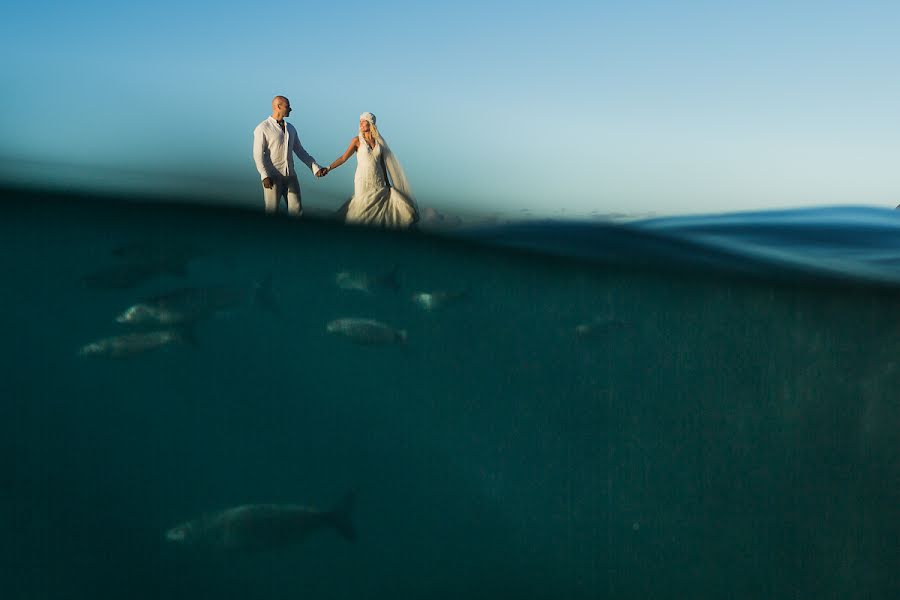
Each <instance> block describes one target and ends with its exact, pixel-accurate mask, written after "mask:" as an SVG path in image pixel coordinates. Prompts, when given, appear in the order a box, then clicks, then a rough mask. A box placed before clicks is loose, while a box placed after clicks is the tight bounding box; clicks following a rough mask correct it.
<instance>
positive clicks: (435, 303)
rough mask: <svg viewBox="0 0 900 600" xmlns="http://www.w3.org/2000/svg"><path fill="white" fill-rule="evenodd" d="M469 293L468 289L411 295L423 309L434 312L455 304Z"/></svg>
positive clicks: (415, 302)
mask: <svg viewBox="0 0 900 600" xmlns="http://www.w3.org/2000/svg"><path fill="white" fill-rule="evenodd" d="M468 295H469V292H468V290H462V291H458V292H443V291H436V292H416V293H414V294H413V295H412V296H411V300H412V302H413V304H415V305H416V306H418V307H419V308H421V309H422V310H425V311H428V312H432V311H435V310H441V309H443V308H445V307H447V306H448V305H451V304H455V303H456V302H459V301H460V300H462V299H463V298H465V297H467V296H468Z"/></svg>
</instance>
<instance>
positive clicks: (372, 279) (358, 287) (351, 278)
mask: <svg viewBox="0 0 900 600" xmlns="http://www.w3.org/2000/svg"><path fill="white" fill-rule="evenodd" d="M334 282H335V283H336V284H337V286H338V287H339V288H340V289H342V290H348V291H356V292H363V293H365V294H372V293H374V292H375V291H376V290H377V289H379V288H380V289H389V290H393V291H395V292H396V291H398V290H399V289H400V279H399V273H398V267H394V268H393V269H391V271H390V272H389V273H384V274H382V275H375V276H373V275H369V274H368V273H363V272H360V271H341V272H339V273H336V274H335V276H334Z"/></svg>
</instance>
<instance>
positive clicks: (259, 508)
mask: <svg viewBox="0 0 900 600" xmlns="http://www.w3.org/2000/svg"><path fill="white" fill-rule="evenodd" d="M355 502H356V493H355V492H350V493H348V494H347V495H345V496H344V498H343V499H341V501H340V502H338V503H337V505H335V506H334V507H333V508H332V509H331V510H327V511H320V510H316V509H315V508H310V507H306V506H300V505H297V504H245V505H242V506H235V507H232V508H227V509H225V510H221V511H218V512H214V513H212V514H208V515H203V516H201V517H199V518H196V519H193V520H190V521H186V522H184V523H181V524H180V525H176V526H175V527H172V528H171V529H168V530H167V531H166V533H165V539H166V540H168V541H169V542H173V543H176V544H182V545H185V546H195V547H206V548H215V549H220V550H229V551H260V550H275V549H282V548H285V547H289V546H292V545H295V544H299V543H301V542H303V541H305V540H306V538H307V537H309V535H310V534H312V533H314V532H317V531H320V530H323V529H332V530H334V531H336V532H337V533H338V534H339V535H340V536H341V537H342V538H343V539H345V540H347V541H349V542H353V541H356V539H357V532H356V528H355V527H354V525H353V522H352V520H351V518H350V513H351V511H352V510H353V506H354V504H355Z"/></svg>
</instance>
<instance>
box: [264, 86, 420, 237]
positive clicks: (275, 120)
mask: <svg viewBox="0 0 900 600" xmlns="http://www.w3.org/2000/svg"><path fill="white" fill-rule="evenodd" d="M290 114H291V103H290V101H289V100H288V99H287V98H285V97H284V96H275V98H274V99H273V100H272V116H271V117H269V118H267V119H266V120H265V121H263V122H262V123H260V124H259V125H257V127H256V129H255V130H254V131H253V160H254V161H255V162H256V170H257V171H259V175H260V177H261V178H262V185H263V198H264V199H265V203H266V212H275V211H276V209H277V208H278V203H279V201H280V200H281V198H282V197H283V198H285V200H286V202H287V206H288V213H290V214H293V215H300V214H301V213H302V212H303V205H302V203H301V201H300V182H299V180H298V179H297V173H296V171H295V170H294V156H293V155H294V154H296V155H297V157H298V158H299V159H300V160H301V161H302V162H303V164H305V165H306V166H307V167H309V168H310V170H312V172H313V173H314V174H315V176H316V177H324V176H325V175H327V174H328V172H329V171H331V170H332V169H336V168H338V167H339V166H341V165H342V164H344V162H346V161H347V159H349V158H350V157H351V156H353V154H356V158H357V166H356V176H355V177H354V178H353V197H352V198H350V201H349V202H347V203H346V204H345V205H344V206H343V207H341V212H345V214H346V216H345V220H346V221H347V222H348V223H359V224H366V225H376V226H381V227H395V228H406V227H409V226H410V225H412V224H413V223H415V222H416V221H418V219H419V210H418V207H417V206H416V200H415V198H414V197H413V195H412V192H411V190H410V189H409V182H408V181H407V180H406V175H405V174H404V172H403V169H402V168H401V167H400V163H399V162H398V161H397V158H396V157H395V156H394V153H393V152H391V149H390V147H389V146H388V145H387V143H385V141H384V138H382V137H381V134H380V133H379V132H378V127H376V126H375V115H373V114H372V113H369V112H365V113H363V114H361V115H360V116H359V133H358V134H357V136H356V137H354V138H353V139H352V140H350V145H349V146H347V150H346V152H344V154H343V155H341V156H339V157H338V158H336V159H335V161H334V162H333V163H331V164H330V165H329V166H327V167H321V166H319V165H318V164H317V163H316V160H315V159H314V158H313V157H312V156H310V155H309V153H308V152H307V151H306V150H304V149H303V146H302V145H301V144H300V139H299V138H298V137H297V130H296V129H295V128H294V126H293V125H291V124H290V123H287V122H285V120H284V119H285V117H287V116H289V115H290Z"/></svg>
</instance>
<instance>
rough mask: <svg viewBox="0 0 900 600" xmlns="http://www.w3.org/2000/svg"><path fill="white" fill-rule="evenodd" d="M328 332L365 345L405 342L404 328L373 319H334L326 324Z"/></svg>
mask: <svg viewBox="0 0 900 600" xmlns="http://www.w3.org/2000/svg"><path fill="white" fill-rule="evenodd" d="M326 329H327V331H328V333H333V334H335V335H340V336H344V337H346V338H348V339H349V340H350V341H352V342H355V343H357V344H362V345H365V346H384V345H388V344H405V343H406V330H405V329H394V328H393V327H391V326H390V325H386V324H385V323H382V322H380V321H376V320H374V319H356V318H343V319H335V320H334V321H331V322H330V323H328V325H327V326H326Z"/></svg>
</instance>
